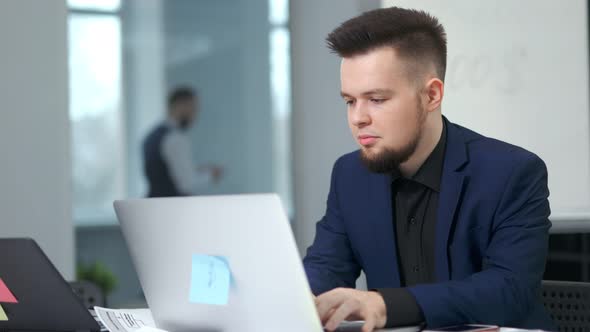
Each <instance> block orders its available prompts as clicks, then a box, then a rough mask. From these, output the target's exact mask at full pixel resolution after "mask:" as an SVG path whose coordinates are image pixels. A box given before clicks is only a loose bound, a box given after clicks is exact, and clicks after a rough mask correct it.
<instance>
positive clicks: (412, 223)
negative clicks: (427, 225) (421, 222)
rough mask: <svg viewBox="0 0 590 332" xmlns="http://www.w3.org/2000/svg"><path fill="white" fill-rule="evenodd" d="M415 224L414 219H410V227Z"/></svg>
mask: <svg viewBox="0 0 590 332" xmlns="http://www.w3.org/2000/svg"><path fill="white" fill-rule="evenodd" d="M415 224H416V219H415V218H414V217H411V218H410V225H415Z"/></svg>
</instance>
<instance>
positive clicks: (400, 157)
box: [360, 104, 426, 174]
mask: <svg viewBox="0 0 590 332" xmlns="http://www.w3.org/2000/svg"><path fill="white" fill-rule="evenodd" d="M425 121H426V111H425V110H424V108H423V107H421V105H420V104H418V112H417V126H416V130H415V132H414V135H413V136H412V137H411V139H410V141H409V142H408V143H407V144H406V145H404V146H402V147H401V148H400V149H390V148H385V149H383V151H381V152H379V153H370V152H368V151H367V150H363V149H361V155H360V158H361V161H362V163H363V164H364V165H365V167H367V169H369V171H370V172H373V173H380V174H385V173H392V172H394V171H396V170H398V169H399V165H400V164H402V163H404V162H406V161H408V159H410V157H411V156H412V155H413V154H414V152H416V147H417V146H418V142H419V141H420V137H421V136H422V126H423V124H424V122H425Z"/></svg>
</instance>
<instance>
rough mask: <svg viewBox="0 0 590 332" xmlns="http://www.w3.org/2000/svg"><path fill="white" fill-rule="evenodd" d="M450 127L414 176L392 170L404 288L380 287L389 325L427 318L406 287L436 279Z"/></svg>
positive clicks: (392, 189)
mask: <svg viewBox="0 0 590 332" xmlns="http://www.w3.org/2000/svg"><path fill="white" fill-rule="evenodd" d="M445 146H446V127H445V124H444V122H443V130H442V134H441V137H440V139H439V142H438V143H437V145H436V147H435V148H434V150H433V151H432V153H431V154H430V156H428V158H426V161H424V163H423V164H422V166H421V167H420V168H419V169H418V171H417V172H416V174H414V176H412V177H411V178H404V177H403V176H402V175H401V174H400V173H399V171H397V172H394V174H392V182H391V193H392V195H391V197H392V200H393V201H392V207H393V213H392V219H393V224H394V230H395V238H396V244H397V257H398V263H399V267H398V269H399V271H400V282H401V286H402V287H401V288H381V289H376V291H378V292H379V293H381V295H382V296H383V299H384V301H385V305H386V308H387V325H386V326H387V327H391V326H403V325H415V324H419V323H421V322H423V321H424V316H423V314H422V310H421V309H420V307H419V306H418V304H417V303H416V299H415V298H414V297H413V296H412V294H410V292H409V291H408V290H407V289H406V288H404V287H406V286H412V285H417V284H425V283H432V282H434V281H435V278H434V241H435V236H434V234H435V229H436V212H437V208H438V196H439V192H440V181H441V176H442V169H443V163H444V157H445Z"/></svg>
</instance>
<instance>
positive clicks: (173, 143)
mask: <svg viewBox="0 0 590 332" xmlns="http://www.w3.org/2000/svg"><path fill="white" fill-rule="evenodd" d="M197 112H198V110H197V96H196V94H195V92H194V91H193V89H191V88H189V87H178V88H176V89H174V90H173V91H172V92H171V93H170V95H169V96H168V114H167V119H166V120H165V121H163V122H162V123H160V124H158V125H157V126H156V127H155V128H154V129H152V131H150V133H149V134H148V135H147V136H146V138H145V139H144V141H143V162H144V171H145V175H146V178H147V180H148V185H149V191H148V195H147V196H148V197H168V196H189V195H197V194H199V192H200V191H201V190H202V189H203V188H205V187H206V186H207V185H208V184H209V183H210V182H212V181H218V180H219V177H220V176H221V168H220V167H218V166H200V167H196V165H195V164H194V162H193V155H192V147H191V146H192V144H191V141H190V137H189V135H188V130H189V129H190V128H191V127H192V125H193V122H194V121H195V117H196V116H197Z"/></svg>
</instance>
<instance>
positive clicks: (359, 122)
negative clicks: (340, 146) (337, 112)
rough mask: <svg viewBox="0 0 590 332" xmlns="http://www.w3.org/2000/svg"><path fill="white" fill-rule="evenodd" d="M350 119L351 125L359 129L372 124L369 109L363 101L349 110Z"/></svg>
mask: <svg viewBox="0 0 590 332" xmlns="http://www.w3.org/2000/svg"><path fill="white" fill-rule="evenodd" d="M348 118H349V121H350V124H352V125H353V126H355V127H358V128H362V127H365V126H367V125H368V124H370V123H371V117H370V116H369V112H368V110H367V107H366V105H365V104H364V103H363V102H361V101H359V102H357V103H356V104H354V105H352V106H351V107H350V108H349V110H348Z"/></svg>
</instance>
